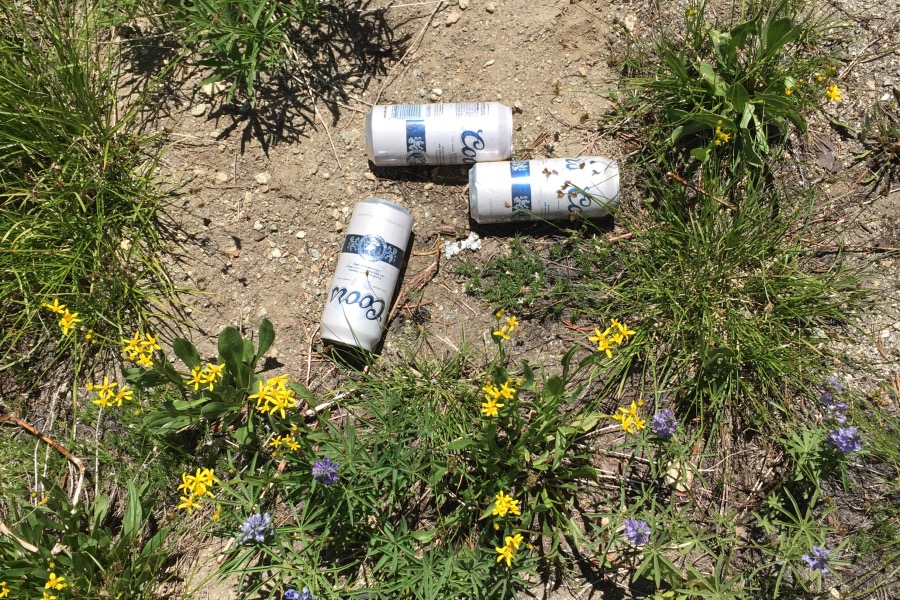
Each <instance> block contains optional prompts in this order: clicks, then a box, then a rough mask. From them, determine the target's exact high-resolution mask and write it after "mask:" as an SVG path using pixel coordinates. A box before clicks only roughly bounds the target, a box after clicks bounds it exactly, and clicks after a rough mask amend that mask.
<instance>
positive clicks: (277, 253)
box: [272, 248, 283, 258]
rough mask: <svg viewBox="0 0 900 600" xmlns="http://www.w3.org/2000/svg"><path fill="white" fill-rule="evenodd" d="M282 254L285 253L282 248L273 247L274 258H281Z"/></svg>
mask: <svg viewBox="0 0 900 600" xmlns="http://www.w3.org/2000/svg"><path fill="white" fill-rule="evenodd" d="M282 256H283V254H282V253H281V249H280V248H273V249H272V258H281V257H282Z"/></svg>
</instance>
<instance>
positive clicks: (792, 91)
mask: <svg viewBox="0 0 900 600" xmlns="http://www.w3.org/2000/svg"><path fill="white" fill-rule="evenodd" d="M793 93H794V90H792V89H791V88H789V87H786V88H784V95H785V96H790V95H791V94H793Z"/></svg>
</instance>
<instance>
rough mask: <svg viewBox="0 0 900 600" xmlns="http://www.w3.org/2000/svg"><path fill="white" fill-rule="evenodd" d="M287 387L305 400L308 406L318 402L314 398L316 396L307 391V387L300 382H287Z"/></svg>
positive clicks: (313, 405)
mask: <svg viewBox="0 0 900 600" xmlns="http://www.w3.org/2000/svg"><path fill="white" fill-rule="evenodd" d="M288 387H289V388H291V389H292V390H294V393H295V394H297V397H299V398H300V399H301V400H303V401H304V402H306V403H307V404H308V405H309V406H310V408H313V407H315V406H316V404H318V400H316V397H315V396H314V395H313V393H312V392H311V391H309V388H308V387H306V386H305V385H303V384H302V383H293V382H288Z"/></svg>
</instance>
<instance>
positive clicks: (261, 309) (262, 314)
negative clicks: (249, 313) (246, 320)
mask: <svg viewBox="0 0 900 600" xmlns="http://www.w3.org/2000/svg"><path fill="white" fill-rule="evenodd" d="M268 316H269V311H267V310H266V307H265V306H260V307H259V310H258V311H256V318H257V319H265V318H266V317H268Z"/></svg>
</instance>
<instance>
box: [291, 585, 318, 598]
mask: <svg viewBox="0 0 900 600" xmlns="http://www.w3.org/2000/svg"><path fill="white" fill-rule="evenodd" d="M283 600H316V597H315V596H313V595H312V594H311V593H310V592H309V588H308V587H306V586H303V589H302V590H301V591H300V592H298V591H297V590H293V589H292V590H287V591H285V592H284V597H283Z"/></svg>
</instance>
